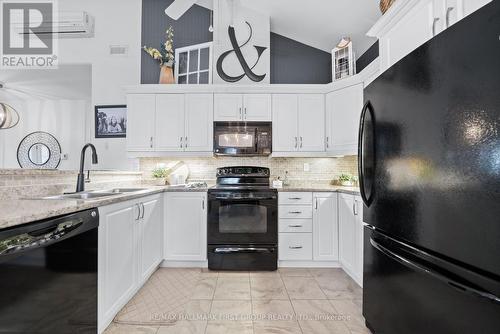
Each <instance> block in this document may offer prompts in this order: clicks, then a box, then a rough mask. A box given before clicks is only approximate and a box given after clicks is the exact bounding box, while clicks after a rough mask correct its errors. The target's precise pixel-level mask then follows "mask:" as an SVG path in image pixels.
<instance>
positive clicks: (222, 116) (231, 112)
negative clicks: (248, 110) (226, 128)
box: [214, 94, 243, 122]
mask: <svg viewBox="0 0 500 334" xmlns="http://www.w3.org/2000/svg"><path fill="white" fill-rule="evenodd" d="M242 118H243V96H242V95H241V94H215V95H214V121H216V122H233V121H241V120H242Z"/></svg>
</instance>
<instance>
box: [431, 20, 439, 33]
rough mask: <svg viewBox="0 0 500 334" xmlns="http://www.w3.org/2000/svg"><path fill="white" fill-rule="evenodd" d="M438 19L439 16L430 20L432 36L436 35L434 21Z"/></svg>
mask: <svg viewBox="0 0 500 334" xmlns="http://www.w3.org/2000/svg"><path fill="white" fill-rule="evenodd" d="M438 21H439V17H436V18H434V21H433V22H432V36H436V23H437V22H438Z"/></svg>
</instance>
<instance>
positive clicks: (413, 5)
mask: <svg viewBox="0 0 500 334" xmlns="http://www.w3.org/2000/svg"><path fill="white" fill-rule="evenodd" d="M489 2H491V0H408V1H396V2H395V3H394V4H393V5H392V7H391V8H390V9H389V11H388V12H387V13H386V14H385V15H383V16H382V17H381V18H380V19H379V21H377V23H375V25H374V26H373V27H372V28H371V29H370V31H369V32H368V33H367V35H368V36H370V37H376V38H378V39H379V42H380V44H379V48H380V66H381V70H382V72H383V71H385V70H386V69H388V68H389V67H391V66H392V65H394V64H395V63H396V62H398V61H399V60H400V59H402V58H403V57H405V56H406V55H407V54H409V53H410V52H412V51H413V50H415V49H416V48H418V47H419V46H420V45H422V44H424V43H425V42H427V41H428V40H429V39H431V38H432V37H434V36H436V35H438V34H439V33H441V32H443V31H444V30H446V29H447V28H449V27H451V26H452V25H453V24H455V23H456V22H458V21H460V20H461V19H462V18H464V17H465V16H467V15H469V14H471V13H473V12H474V11H476V10H478V9H479V8H481V7H482V6H484V5H485V4H487V3H489Z"/></svg>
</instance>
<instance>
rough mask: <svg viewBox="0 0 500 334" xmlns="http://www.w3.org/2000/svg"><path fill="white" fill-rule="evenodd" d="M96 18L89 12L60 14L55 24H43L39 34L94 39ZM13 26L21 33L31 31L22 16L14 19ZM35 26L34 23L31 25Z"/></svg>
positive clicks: (38, 29) (39, 27) (38, 31)
mask: <svg viewBox="0 0 500 334" xmlns="http://www.w3.org/2000/svg"><path fill="white" fill-rule="evenodd" d="M94 23H95V22H94V17H93V16H92V15H90V14H89V13H87V12H59V13H58V14H57V15H56V16H55V18H54V20H53V22H42V23H41V24H40V25H39V26H38V27H37V28H36V29H37V34H50V35H53V36H54V37H55V38H89V37H94ZM12 25H13V26H14V28H15V29H16V30H17V31H18V32H19V33H20V34H25V33H26V32H27V31H29V30H28V29H26V28H28V27H29V26H28V23H27V22H23V18H22V17H21V16H19V17H16V16H14V17H13V18H12ZM30 25H31V26H33V23H32V22H31V23H30Z"/></svg>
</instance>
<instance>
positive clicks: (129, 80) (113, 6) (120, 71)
mask: <svg viewBox="0 0 500 334" xmlns="http://www.w3.org/2000/svg"><path fill="white" fill-rule="evenodd" d="M141 5H142V1H141V0H60V1H59V10H60V11H86V12H88V13H90V14H91V15H93V16H94V17H95V37H94V38H88V39H85V38H83V39H61V40H59V55H60V58H59V59H60V63H61V64H68V63H90V64H92V105H91V108H89V110H88V112H89V116H90V117H88V123H87V140H89V141H91V142H92V143H93V144H94V145H95V146H96V148H97V151H98V154H99V165H98V166H97V167H94V168H99V169H131V168H135V166H136V164H137V163H136V161H135V160H130V159H127V158H126V147H125V139H124V138H116V139H95V138H94V109H93V106H94V105H100V104H125V103H126V97H125V93H124V91H123V89H122V87H123V86H126V85H137V84H139V83H140V53H141V49H140V47H141V9H142V8H141ZM110 45H127V46H128V47H129V53H128V55H127V56H110V54H109V47H110Z"/></svg>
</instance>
